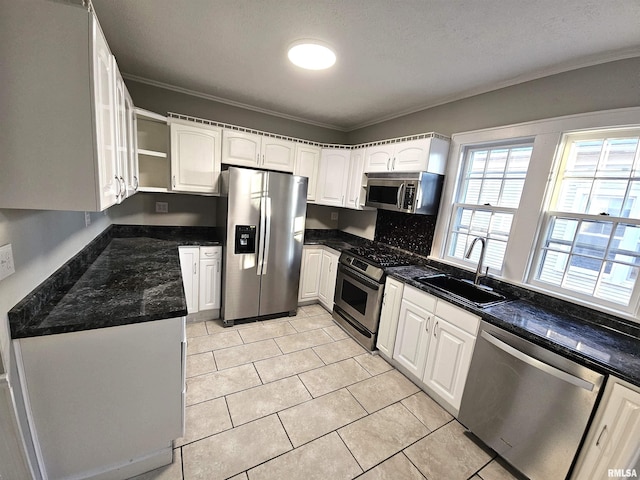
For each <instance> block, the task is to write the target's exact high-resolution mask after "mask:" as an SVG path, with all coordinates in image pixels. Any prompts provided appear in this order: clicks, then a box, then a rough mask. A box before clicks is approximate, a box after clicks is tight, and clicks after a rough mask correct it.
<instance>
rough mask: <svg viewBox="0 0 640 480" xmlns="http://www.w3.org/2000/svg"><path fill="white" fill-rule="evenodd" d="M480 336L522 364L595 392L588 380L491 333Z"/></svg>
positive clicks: (483, 333) (485, 332) (484, 332)
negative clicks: (525, 351) (542, 359)
mask: <svg viewBox="0 0 640 480" xmlns="http://www.w3.org/2000/svg"><path fill="white" fill-rule="evenodd" d="M480 336H481V337H482V338H484V339H485V340H486V341H487V342H489V343H490V344H492V345H493V346H494V347H496V348H499V349H500V350H502V351H503V352H505V353H508V354H509V355H511V356H512V357H515V358H517V359H518V360H520V361H521V362H524V363H526V364H527V365H530V366H532V367H534V368H537V369H538V370H541V371H543V372H545V373H548V374H549V375H552V376H554V377H556V378H558V379H560V380H563V381H565V382H567V383H570V384H572V385H575V386H576V387H580V388H583V389H585V390H588V391H590V392H591V391H593V389H594V387H595V385H594V384H593V383H591V382H587V381H586V380H583V379H582V378H579V377H576V376H575V375H571V374H570V373H567V372H565V371H563V370H560V369H559V368H556V367H554V366H552V365H549V364H547V363H544V362H541V361H540V360H538V359H537V358H533V357H530V356H529V355H527V354H526V353H524V352H522V351H520V350H518V349H517V348H514V347H512V346H511V345H509V344H508V343H506V342H503V341H502V340H500V339H498V338H496V337H494V336H493V335H491V334H490V333H489V332H487V331H485V330H483V331H482V333H481V334H480Z"/></svg>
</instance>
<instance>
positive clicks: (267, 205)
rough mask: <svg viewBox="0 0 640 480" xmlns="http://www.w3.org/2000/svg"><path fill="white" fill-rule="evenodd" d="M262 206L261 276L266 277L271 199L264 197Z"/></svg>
mask: <svg viewBox="0 0 640 480" xmlns="http://www.w3.org/2000/svg"><path fill="white" fill-rule="evenodd" d="M262 204H263V205H264V206H265V212H264V213H265V215H264V218H265V232H264V254H263V255H262V275H266V274H267V264H268V263H269V245H270V244H271V197H264V198H263V202H262Z"/></svg>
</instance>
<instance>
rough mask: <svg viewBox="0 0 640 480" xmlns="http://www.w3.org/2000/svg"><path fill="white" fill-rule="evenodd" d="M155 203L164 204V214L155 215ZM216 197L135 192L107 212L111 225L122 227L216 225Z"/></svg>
mask: <svg viewBox="0 0 640 480" xmlns="http://www.w3.org/2000/svg"><path fill="white" fill-rule="evenodd" d="M156 202H166V203H167V204H168V207H169V212H168V213H156ZM217 202H218V200H217V198H216V197H205V196H202V195H183V194H175V193H142V192H141V193H137V194H135V195H134V196H133V197H131V198H128V199H127V200H126V201H125V202H123V203H121V204H120V205H115V206H113V207H111V208H110V209H109V217H110V218H111V222H112V223H117V224H126V225H172V226H176V225H181V226H201V227H215V226H216V207H217Z"/></svg>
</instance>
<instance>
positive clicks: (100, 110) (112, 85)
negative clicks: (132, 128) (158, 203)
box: [91, 17, 124, 210]
mask: <svg viewBox="0 0 640 480" xmlns="http://www.w3.org/2000/svg"><path fill="white" fill-rule="evenodd" d="M94 18H95V17H94ZM91 30H92V31H91V36H92V44H93V78H94V90H93V92H94V95H95V98H94V104H95V107H96V120H95V121H96V137H97V138H96V146H97V149H98V151H97V157H98V166H99V170H98V172H99V173H98V174H99V177H100V178H99V185H100V210H102V209H103V207H104V208H106V207H108V206H111V205H113V204H115V203H119V202H120V196H121V193H122V182H121V180H120V177H119V173H120V172H119V171H118V164H119V162H120V160H121V151H120V150H121V147H122V142H121V141H120V139H119V138H118V137H119V135H118V134H119V133H120V132H117V131H116V124H117V122H118V116H119V114H120V113H122V115H124V82H122V80H121V79H120V78H118V76H117V75H116V73H115V69H116V68H117V67H116V63H115V61H114V59H113V55H111V50H109V45H107V41H106V39H105V38H104V35H103V33H102V30H101V29H100V25H98V22H97V21H95V22H92V25H91ZM116 79H118V80H119V81H118V84H117V85H116Z"/></svg>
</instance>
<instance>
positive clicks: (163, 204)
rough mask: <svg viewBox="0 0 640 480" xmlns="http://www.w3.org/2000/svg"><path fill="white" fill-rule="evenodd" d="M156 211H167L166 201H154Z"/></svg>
mask: <svg viewBox="0 0 640 480" xmlns="http://www.w3.org/2000/svg"><path fill="white" fill-rule="evenodd" d="M156 213H169V204H168V203H167V202H156Z"/></svg>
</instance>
